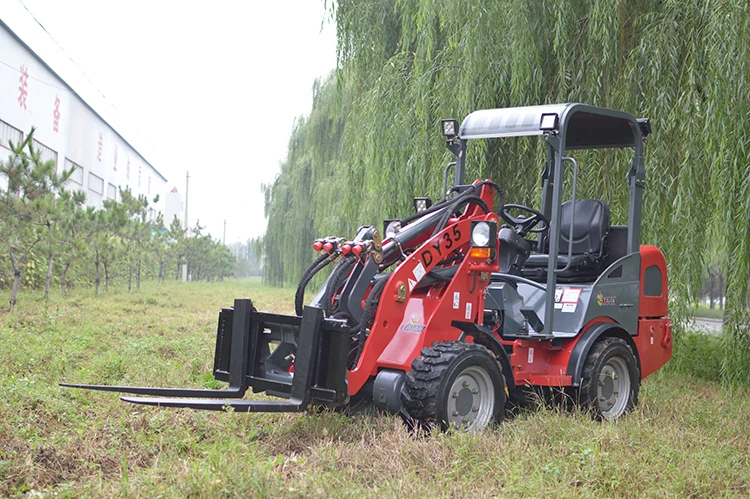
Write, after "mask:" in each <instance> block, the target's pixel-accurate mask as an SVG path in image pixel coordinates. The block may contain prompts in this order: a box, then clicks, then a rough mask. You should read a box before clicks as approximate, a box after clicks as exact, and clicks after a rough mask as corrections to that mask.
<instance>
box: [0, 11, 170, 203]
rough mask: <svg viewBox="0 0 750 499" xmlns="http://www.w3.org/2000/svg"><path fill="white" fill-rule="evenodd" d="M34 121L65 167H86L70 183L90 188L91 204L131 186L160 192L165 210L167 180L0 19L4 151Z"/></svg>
mask: <svg viewBox="0 0 750 499" xmlns="http://www.w3.org/2000/svg"><path fill="white" fill-rule="evenodd" d="M32 126H33V127H35V128H36V132H35V133H34V138H35V140H36V141H37V142H38V143H39V147H40V148H41V149H42V150H43V151H44V155H43V157H44V158H45V159H49V158H55V159H56V161H57V168H58V171H59V172H61V171H62V170H63V169H64V168H65V169H68V168H71V167H72V166H74V165H76V166H77V167H79V168H80V171H76V173H74V175H73V176H72V177H71V179H70V180H68V182H67V187H68V189H71V190H72V189H76V190H83V191H85V192H86V198H87V204H88V205H90V206H94V207H96V208H101V207H102V202H103V200H104V199H117V200H118V201H120V194H119V190H118V189H120V188H122V189H124V188H126V187H129V188H130V190H131V191H132V192H133V193H134V194H135V195H139V194H143V195H146V196H147V197H148V198H149V200H150V201H153V198H154V197H155V196H156V195H157V194H158V195H159V197H160V200H159V202H158V203H157V204H156V205H154V208H155V211H154V212H153V215H154V216H155V215H156V212H157V211H159V212H162V213H164V212H165V202H166V194H167V180H166V179H165V178H164V177H163V176H162V175H161V174H160V173H159V172H158V171H157V170H156V169H155V168H154V167H153V166H152V165H151V164H150V163H149V162H148V161H146V160H145V159H144V158H143V156H142V155H141V154H140V153H139V152H138V151H136V150H135V149H134V148H133V147H132V146H131V145H130V144H129V143H128V142H127V141H126V140H125V139H124V138H123V137H122V136H121V135H120V134H118V133H117V131H115V129H114V128H113V127H111V126H110V125H109V124H108V123H107V122H105V121H104V120H103V119H102V118H101V117H100V116H99V114H97V113H96V112H95V111H94V110H92V108H91V107H89V106H88V105H87V104H86V103H84V101H83V100H82V99H81V98H80V97H79V96H78V95H77V94H76V92H74V91H73V90H72V89H71V88H70V87H69V86H68V85H67V84H66V83H65V82H63V81H62V80H61V79H60V78H59V77H58V76H57V75H56V74H55V73H53V72H52V71H50V70H49V69H48V68H47V67H46V65H45V64H44V63H42V61H41V60H40V59H39V58H38V57H37V56H36V55H35V53H34V52H32V51H31V50H29V48H27V47H26V46H25V45H24V44H23V43H21V42H20V41H19V40H18V39H16V37H15V36H14V35H13V34H12V33H11V32H10V31H9V29H8V28H7V27H6V26H4V25H3V24H2V23H0V138H2V144H1V145H0V155H4V154H5V153H9V150H8V149H7V140H6V139H7V137H13V138H14V139H17V138H18V137H20V136H23V137H25V134H27V133H28V132H29V130H30V129H31V127H32ZM42 146H44V147H42ZM2 159H5V158H4V157H3V158H2Z"/></svg>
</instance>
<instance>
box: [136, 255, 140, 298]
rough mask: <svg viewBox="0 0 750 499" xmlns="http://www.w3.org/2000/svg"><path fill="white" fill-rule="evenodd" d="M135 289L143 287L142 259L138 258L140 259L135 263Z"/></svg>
mask: <svg viewBox="0 0 750 499" xmlns="http://www.w3.org/2000/svg"><path fill="white" fill-rule="evenodd" d="M135 289H137V290H139V291H140V289H141V260H140V259H138V261H137V262H136V264H135Z"/></svg>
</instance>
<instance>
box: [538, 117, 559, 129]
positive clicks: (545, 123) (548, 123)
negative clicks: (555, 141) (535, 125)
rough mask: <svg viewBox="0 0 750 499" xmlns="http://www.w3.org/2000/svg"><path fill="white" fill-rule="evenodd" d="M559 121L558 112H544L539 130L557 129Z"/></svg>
mask: <svg viewBox="0 0 750 499" xmlns="http://www.w3.org/2000/svg"><path fill="white" fill-rule="evenodd" d="M558 121H559V120H558V117H557V113H547V114H543V115H542V120H541V122H540V123H539V130H542V131H543V132H551V131H552V130H557V125H558Z"/></svg>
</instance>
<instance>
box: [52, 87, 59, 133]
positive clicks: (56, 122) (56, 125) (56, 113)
mask: <svg viewBox="0 0 750 499" xmlns="http://www.w3.org/2000/svg"><path fill="white" fill-rule="evenodd" d="M52 118H53V120H52V129H53V130H54V131H55V132H58V131H59V130H58V129H59V128H60V97H59V96H57V95H55V111H54V112H53V113H52Z"/></svg>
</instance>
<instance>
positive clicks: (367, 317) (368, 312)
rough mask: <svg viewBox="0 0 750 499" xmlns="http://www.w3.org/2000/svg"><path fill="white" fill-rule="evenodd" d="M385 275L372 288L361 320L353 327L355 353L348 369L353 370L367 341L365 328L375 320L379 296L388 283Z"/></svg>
mask: <svg viewBox="0 0 750 499" xmlns="http://www.w3.org/2000/svg"><path fill="white" fill-rule="evenodd" d="M388 277H390V276H387V275H384V276H382V277H381V278H380V279H378V280H377V281H376V282H375V284H374V285H373V286H372V290H371V291H370V294H369V295H368V296H367V300H365V310H364V312H363V313H362V319H361V320H360V321H359V324H358V325H357V326H355V327H354V328H353V329H354V333H355V334H356V335H357V352H356V354H355V356H354V359H353V360H352V362H351V364H350V369H354V368H355V367H356V366H357V363H358V362H359V357H360V356H361V355H362V350H363V349H364V348H365V341H366V340H367V326H368V325H369V324H370V323H371V322H372V321H373V320H374V319H375V312H377V309H378V303H379V302H380V295H381V294H383V288H385V284H386V282H388Z"/></svg>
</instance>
